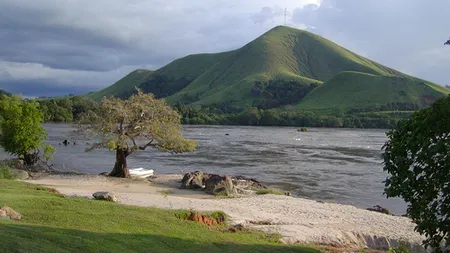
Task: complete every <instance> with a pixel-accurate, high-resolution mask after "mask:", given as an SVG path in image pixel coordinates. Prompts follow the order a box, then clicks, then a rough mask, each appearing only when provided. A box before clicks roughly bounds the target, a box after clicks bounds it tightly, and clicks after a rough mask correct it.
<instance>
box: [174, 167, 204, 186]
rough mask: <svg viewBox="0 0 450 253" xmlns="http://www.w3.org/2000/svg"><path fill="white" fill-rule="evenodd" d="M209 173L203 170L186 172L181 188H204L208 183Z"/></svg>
mask: <svg viewBox="0 0 450 253" xmlns="http://www.w3.org/2000/svg"><path fill="white" fill-rule="evenodd" d="M207 178H208V175H207V174H205V173H203V172H201V171H195V172H188V173H186V174H184V177H183V179H182V180H181V187H180V188H181V189H203V188H204V187H205V185H206V179H207Z"/></svg>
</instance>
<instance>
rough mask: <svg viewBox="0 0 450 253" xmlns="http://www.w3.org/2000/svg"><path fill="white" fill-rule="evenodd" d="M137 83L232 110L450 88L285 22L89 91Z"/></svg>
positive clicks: (429, 94)
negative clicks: (228, 46)
mask: <svg viewBox="0 0 450 253" xmlns="http://www.w3.org/2000/svg"><path fill="white" fill-rule="evenodd" d="M135 86H137V87H140V88H141V89H142V90H144V92H150V93H153V94H155V96H156V97H158V98H161V97H164V98H166V99H167V101H168V102H169V103H170V104H172V105H175V104H184V105H187V106H191V107H198V108H202V109H204V108H213V107H218V108H219V109H220V110H222V111H223V110H225V111H226V113H232V114H234V113H242V112H243V111H245V110H247V109H248V108H250V107H257V108H258V109H264V110H267V109H272V108H277V109H283V107H285V106H287V105H291V106H293V107H294V108H295V109H296V110H299V111H306V110H308V111H309V110H335V109H336V108H342V109H345V110H349V109H353V108H358V109H360V108H365V109H367V108H371V107H379V106H381V107H382V106H385V105H388V104H396V103H404V104H409V105H412V106H413V107H414V109H421V108H425V107H428V106H429V105H430V104H431V103H432V102H434V101H435V100H436V99H438V98H440V97H443V96H445V95H446V94H448V93H450V90H449V89H448V88H446V87H442V86H439V85H436V84H433V83H431V82H428V81H425V80H421V79H418V78H414V77H411V76H409V75H406V74H404V73H401V72H399V71H396V70H394V69H391V68H388V67H386V66H383V65H381V64H379V63H376V62H374V61H371V60H369V59H366V58H364V57H362V56H360V55H357V54H355V53H352V52H350V51H349V50H346V49H345V48H343V47H341V46H339V45H337V44H335V43H333V42H331V41H329V40H327V39H325V38H322V37H320V36H318V35H315V34H312V33H310V32H307V31H302V30H297V29H293V28H289V27H283V26H279V27H275V28H273V29H272V30H270V31H268V32H266V33H265V34H263V35H262V36H260V37H258V38H257V39H255V40H253V41H251V42H250V43H248V44H247V45H245V46H243V47H242V48H239V49H236V50H233V51H229V52H224V53H217V54H197V55H189V56H187V57H184V58H181V59H178V60H175V61H173V62H171V63H169V64H167V65H166V66H164V67H162V68H160V69H157V70H155V71H150V70H136V71H133V72H131V73H130V74H128V75H127V76H125V77H124V78H122V79H121V80H119V81H117V82H116V83H115V84H113V85H111V86H109V87H107V88H105V89H103V90H101V91H99V92H95V93H92V94H89V95H88V96H89V97H90V98H93V99H94V100H97V101H98V100H100V99H101V98H102V97H103V96H105V95H106V96H111V95H112V96H116V97H120V98H127V97H129V96H130V95H132V94H134V92H135V91H134V87H135ZM409 109H410V108H408V110H409ZM402 110H404V109H402ZM342 120H344V119H342ZM232 121H233V122H236V121H235V120H232Z"/></svg>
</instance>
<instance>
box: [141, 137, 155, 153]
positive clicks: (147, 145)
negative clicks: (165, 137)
mask: <svg viewBox="0 0 450 253" xmlns="http://www.w3.org/2000/svg"><path fill="white" fill-rule="evenodd" d="M152 142H153V139H152V140H151V141H150V142H149V143H147V144H145V145H144V146H139V150H145V149H146V148H148V147H157V146H158V144H156V143H152Z"/></svg>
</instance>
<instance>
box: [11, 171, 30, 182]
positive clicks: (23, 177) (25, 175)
mask: <svg viewBox="0 0 450 253" xmlns="http://www.w3.org/2000/svg"><path fill="white" fill-rule="evenodd" d="M11 172H12V173H13V174H14V175H15V176H16V177H17V178H18V179H20V180H26V179H28V178H30V174H28V172H26V171H25V170H20V169H19V170H18V169H11Z"/></svg>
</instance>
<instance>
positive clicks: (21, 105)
mask: <svg viewBox="0 0 450 253" xmlns="http://www.w3.org/2000/svg"><path fill="white" fill-rule="evenodd" d="M38 107H39V104H38V103H36V102H35V101H26V100H23V99H22V98H21V97H20V96H18V95H14V96H3V97H2V99H1V100H0V115H1V116H0V146H1V147H3V148H4V149H5V151H6V152H8V153H10V154H12V155H17V156H19V157H21V158H22V159H24V161H25V164H27V165H32V164H34V163H36V162H37V160H38V158H39V156H38V154H39V149H40V148H41V147H44V140H45V139H46V138H47V132H46V131H45V129H44V127H43V126H42V125H41V124H42V123H43V117H42V113H41V112H40V111H39V108H38ZM46 150H47V151H51V150H53V151H52V153H51V154H48V153H46V159H51V155H52V154H53V153H54V149H52V148H50V147H47V148H46Z"/></svg>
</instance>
